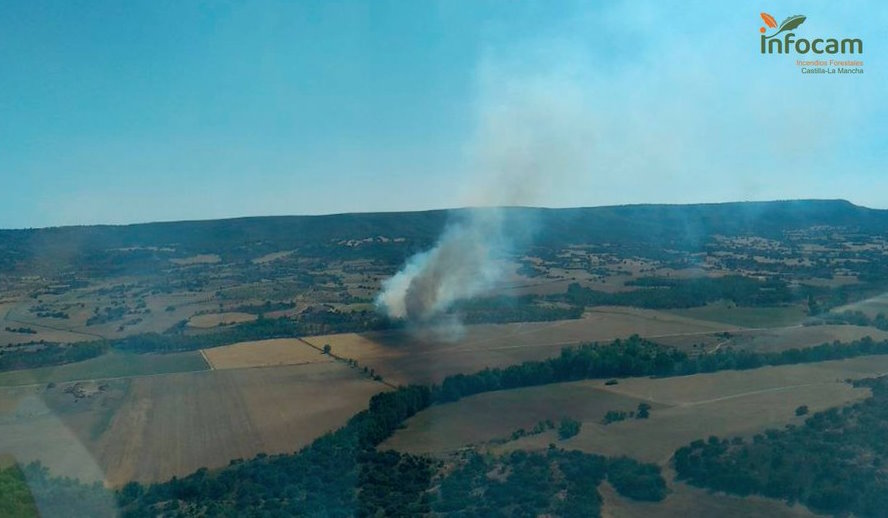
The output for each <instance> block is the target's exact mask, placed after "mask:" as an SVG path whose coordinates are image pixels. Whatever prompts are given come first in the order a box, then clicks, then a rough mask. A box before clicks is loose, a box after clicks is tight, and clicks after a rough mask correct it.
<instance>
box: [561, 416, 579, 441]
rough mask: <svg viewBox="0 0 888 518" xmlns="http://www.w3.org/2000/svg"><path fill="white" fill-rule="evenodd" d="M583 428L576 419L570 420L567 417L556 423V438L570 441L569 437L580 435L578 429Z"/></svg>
mask: <svg viewBox="0 0 888 518" xmlns="http://www.w3.org/2000/svg"><path fill="white" fill-rule="evenodd" d="M582 427H583V423H581V422H579V421H577V420H576V419H571V418H569V417H565V418H564V419H562V420H561V422H560V423H558V438H559V439H562V440H564V439H570V438H571V437H573V436H575V435H577V434H578V433H580V429H581V428H582Z"/></svg>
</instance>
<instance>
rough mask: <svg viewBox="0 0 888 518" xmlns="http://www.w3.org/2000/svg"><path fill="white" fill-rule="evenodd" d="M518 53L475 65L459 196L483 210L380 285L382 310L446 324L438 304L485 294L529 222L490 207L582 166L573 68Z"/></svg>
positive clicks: (519, 198) (564, 183)
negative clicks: (530, 65)
mask: <svg viewBox="0 0 888 518" xmlns="http://www.w3.org/2000/svg"><path fill="white" fill-rule="evenodd" d="M523 58H524V59H523V60H518V61H513V62H511V63H510V62H508V61H503V60H490V59H488V60H486V61H485V62H484V63H483V64H482V66H481V67H480V69H479V96H478V103H477V106H476V111H477V128H476V131H475V135H474V137H473V139H472V140H471V142H470V145H469V146H468V149H467V151H468V155H469V159H468V164H469V166H468V167H467V169H468V171H469V174H470V176H471V178H473V179H474V180H473V181H469V182H464V184H465V185H467V186H468V188H469V189H470V192H467V193H465V196H464V199H466V200H467V202H468V203H469V204H470V205H472V206H475V207H483V208H475V209H467V210H466V211H460V212H458V213H456V218H455V219H454V220H453V221H451V222H450V223H449V224H448V225H447V227H446V228H445V230H444V231H443V233H442V235H441V237H440V238H439V240H438V242H437V243H436V244H435V245H434V246H433V247H432V248H431V249H430V250H428V251H425V252H422V253H419V254H416V255H414V256H413V257H411V258H410V259H408V260H407V262H406V264H405V265H404V266H403V267H402V269H401V270H400V271H399V272H398V273H397V274H395V275H394V276H393V277H391V278H390V279H388V280H386V281H385V282H384V283H383V286H382V288H383V290H382V292H381V293H380V294H379V296H378V297H377V299H376V305H377V307H378V308H379V309H380V310H382V311H383V312H385V313H386V314H387V315H388V316H390V317H393V318H403V319H406V320H408V321H409V322H410V323H412V324H416V325H418V326H424V325H426V324H437V325H440V324H442V323H443V324H445V326H444V327H449V328H452V327H453V326H452V324H453V323H454V321H453V319H454V317H453V316H452V315H448V314H447V311H448V310H449V309H451V308H452V306H453V305H454V304H455V303H457V302H459V301H461V300H468V299H472V298H474V297H478V296H483V295H487V294H489V293H490V291H491V289H493V288H494V287H495V286H496V284H497V282H498V281H500V280H502V279H503V277H504V276H505V275H506V273H507V272H506V266H505V265H506V264H507V262H506V259H507V258H508V257H509V256H510V254H513V253H514V252H515V251H516V246H517V245H518V244H520V242H521V241H523V240H524V239H526V238H527V235H526V233H527V230H528V228H531V227H532V226H533V225H532V222H528V221H522V222H520V223H519V224H516V223H517V222H516V221H514V220H512V219H511V218H514V217H515V215H516V214H518V213H517V212H516V211H507V210H502V209H498V208H496V207H501V206H504V205H519V204H520V205H537V204H540V203H541V202H545V201H546V200H547V199H548V196H549V195H550V194H554V191H555V190H563V189H565V188H568V187H569V185H568V184H569V182H570V180H571V178H576V175H587V174H588V173H589V171H590V166H591V160H590V159H591V157H590V154H591V150H590V144H591V141H592V140H593V131H592V121H593V117H592V116H591V109H590V106H591V104H590V103H589V102H588V101H589V99H588V97H587V95H588V94H587V93H586V92H584V91H583V89H582V88H581V87H580V86H579V85H580V84H581V83H582V82H581V81H580V80H579V77H577V72H576V70H577V69H576V67H571V66H568V67H565V66H563V65H564V64H561V65H562V66H561V67H560V68H557V69H554V68H553V67H552V65H551V64H548V66H539V64H538V63H537V64H536V65H537V66H535V67H534V70H535V73H531V74H528V73H524V72H523V70H522V67H525V66H526V64H527V59H526V58H527V56H526V55H524V56H523ZM543 58H544V59H545V56H544V57H543ZM539 70H544V72H543V73H539ZM516 231H521V232H522V233H524V234H525V235H522V236H516V235H515V232H516Z"/></svg>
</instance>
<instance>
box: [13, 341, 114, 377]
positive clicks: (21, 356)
mask: <svg viewBox="0 0 888 518" xmlns="http://www.w3.org/2000/svg"><path fill="white" fill-rule="evenodd" d="M108 349H109V346H108V343H107V342H105V341H101V340H100V341H95V342H80V343H77V344H57V343H49V342H47V343H35V344H26V345H25V346H20V347H16V348H6V349H2V350H0V371H8V370H16V369H32V368H34V367H45V366H50V365H62V364H64V363H73V362H79V361H83V360H88V359H90V358H95V357H96V356H99V355H101V354H104V353H106V352H107V351H108Z"/></svg>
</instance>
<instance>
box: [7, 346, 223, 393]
mask: <svg viewBox="0 0 888 518" xmlns="http://www.w3.org/2000/svg"><path fill="white" fill-rule="evenodd" d="M208 368H209V366H208V365H207V362H206V361H204V359H203V356H201V354H200V352H199V351H189V352H184V353H173V354H132V353H122V352H110V353H108V354H105V355H102V356H99V357H97V358H91V359H89V360H85V361H82V362H77V363H69V364H67V365H59V366H55V367H40V368H37V369H27V370H19V371H10V372H3V373H0V386H7V387H8V386H15V385H31V384H38V383H49V382H55V383H59V382H64V381H76V380H88V379H103V378H120V377H127V376H145V375H149V374H167V373H172V372H190V371H200V370H207V369H208Z"/></svg>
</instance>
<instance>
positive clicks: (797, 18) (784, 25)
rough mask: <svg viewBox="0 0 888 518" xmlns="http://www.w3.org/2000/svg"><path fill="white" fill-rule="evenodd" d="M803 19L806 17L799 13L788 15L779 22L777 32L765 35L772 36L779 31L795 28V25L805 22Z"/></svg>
mask: <svg viewBox="0 0 888 518" xmlns="http://www.w3.org/2000/svg"><path fill="white" fill-rule="evenodd" d="M805 20H807V18H805V17H804V16H803V15H801V14H796V15H794V16H790V17H789V18H787V19H785V20H783V22H781V23H780V28H778V29H777V32H775V33H774V34H772V35H770V36H767V37H768V38H773V37H774V36H777V35H778V34H780V33H781V32H785V31H791V30H793V29H795V28H796V27H798V26H799V25H801V24H803V23H805Z"/></svg>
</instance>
